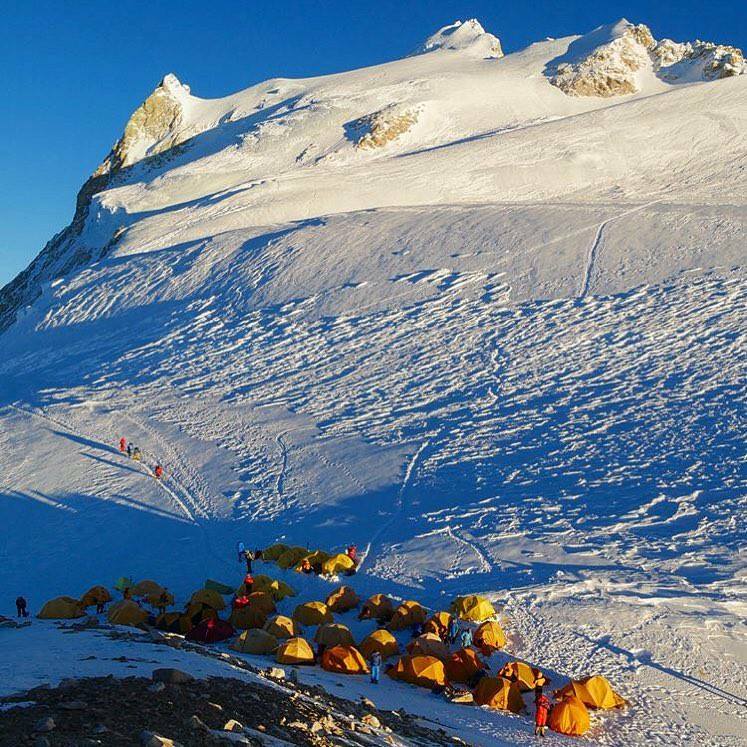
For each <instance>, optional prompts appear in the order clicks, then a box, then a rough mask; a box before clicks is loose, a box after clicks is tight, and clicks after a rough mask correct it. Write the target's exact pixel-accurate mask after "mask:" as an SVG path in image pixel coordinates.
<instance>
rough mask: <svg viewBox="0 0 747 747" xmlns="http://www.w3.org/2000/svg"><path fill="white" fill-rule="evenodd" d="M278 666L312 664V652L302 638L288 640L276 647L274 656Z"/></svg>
mask: <svg viewBox="0 0 747 747" xmlns="http://www.w3.org/2000/svg"><path fill="white" fill-rule="evenodd" d="M275 658H276V659H277V661H278V662H280V664H313V663H314V652H313V651H312V650H311V646H310V645H309V643H308V641H306V640H305V639H303V638H289V639H288V640H287V641H283V642H282V643H281V644H280V646H278V650H277V654H276V655H275Z"/></svg>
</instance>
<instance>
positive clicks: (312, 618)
mask: <svg viewBox="0 0 747 747" xmlns="http://www.w3.org/2000/svg"><path fill="white" fill-rule="evenodd" d="M293 619H294V620H298V622H300V623H301V625H324V623H331V622H334V617H333V616H332V613H331V612H330V611H329V610H328V609H327V605H326V604H324V602H306V604H299V605H298V607H296V609H295V610H293Z"/></svg>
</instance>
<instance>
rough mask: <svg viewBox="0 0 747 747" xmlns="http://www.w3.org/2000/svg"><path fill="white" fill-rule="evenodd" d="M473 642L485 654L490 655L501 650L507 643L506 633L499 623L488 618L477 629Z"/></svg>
mask: <svg viewBox="0 0 747 747" xmlns="http://www.w3.org/2000/svg"><path fill="white" fill-rule="evenodd" d="M473 642H474V644H475V646H477V648H479V649H480V650H481V651H482V652H483V654H485V655H486V656H489V655H490V654H492V653H493V651H499V650H500V649H502V648H503V647H504V646H505V645H506V634H505V633H504V632H503V628H501V626H500V624H499V623H497V622H495V621H494V620H488V621H487V622H484V623H483V624H482V625H480V627H479V628H478V629H477V630H476V631H475V635H474V637H473Z"/></svg>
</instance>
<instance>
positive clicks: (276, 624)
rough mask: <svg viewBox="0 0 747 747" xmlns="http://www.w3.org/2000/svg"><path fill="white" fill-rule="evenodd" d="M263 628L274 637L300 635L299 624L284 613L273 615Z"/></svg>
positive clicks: (294, 636)
mask: <svg viewBox="0 0 747 747" xmlns="http://www.w3.org/2000/svg"><path fill="white" fill-rule="evenodd" d="M264 629H265V630H266V631H267V632H268V633H271V634H272V635H274V636H275V638H296V637H297V636H300V635H301V625H300V624H299V623H297V622H296V621H295V620H292V619H291V618H290V617H285V615H275V617H272V618H270V619H269V620H268V621H267V622H266V623H265V627H264Z"/></svg>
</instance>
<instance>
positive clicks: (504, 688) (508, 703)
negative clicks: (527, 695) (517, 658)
mask: <svg viewBox="0 0 747 747" xmlns="http://www.w3.org/2000/svg"><path fill="white" fill-rule="evenodd" d="M475 703H477V705H481V706H488V708H498V709H500V710H502V711H512V712H513V713H520V712H521V711H523V710H524V700H523V699H522V697H521V690H520V689H519V686H518V685H517V684H516V683H515V682H510V681H509V680H507V679H506V678H505V677H482V678H481V679H480V681H479V682H478V683H477V688H476V689H475Z"/></svg>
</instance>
